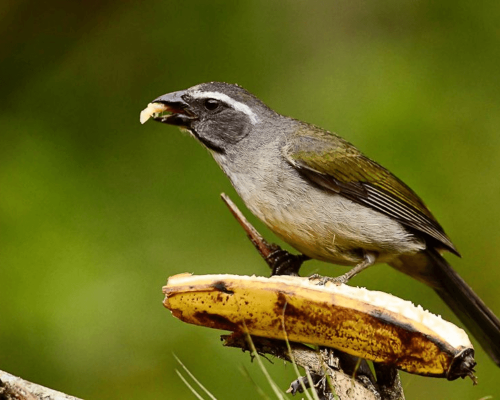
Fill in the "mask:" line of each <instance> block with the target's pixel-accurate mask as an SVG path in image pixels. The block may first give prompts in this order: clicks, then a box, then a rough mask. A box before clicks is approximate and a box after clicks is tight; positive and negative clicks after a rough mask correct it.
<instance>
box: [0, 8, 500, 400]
mask: <svg viewBox="0 0 500 400" xmlns="http://www.w3.org/2000/svg"><path fill="white" fill-rule="evenodd" d="M499 22H500V3H499V2H493V1H489V2H483V1H475V2H470V1H466V0H454V1H439V2H435V1H411V2H409V1H408V2H401V1H400V0H392V1H391V0H389V1H377V2H374V1H370V0H364V1H361V0H354V1H331V2H325V1H289V2H283V1H277V0H260V1H253V2H234V1H218V0H214V1H210V2H205V1H201V0H199V1H184V2H179V1H177V2H173V1H165V0H163V1H150V2H130V1H117V0H99V1H95V0H93V1H88V0H86V1H72V2H68V1H62V0H55V1H54V0H53V1H50V2H39V1H30V0H4V1H2V3H1V5H0V55H1V64H0V82H1V86H0V368H1V369H3V370H6V371H9V372H10V373H13V374H17V375H21V376H22V377H24V378H26V379H29V380H32V381H35V382H38V383H41V384H44V385H46V386H49V387H52V388H56V389H59V390H62V391H65V392H68V393H71V394H73V395H76V396H80V397H85V398H89V399H93V398H95V399H96V398H103V399H104V398H106V399H124V398H130V399H158V398H165V399H188V398H193V396H192V394H190V392H189V391H188V389H187V388H186V387H185V385H184V384H183V383H182V382H181V381H180V379H179V378H178V377H177V375H176V373H175V369H176V368H178V364H177V363H176V361H175V359H174V357H173V353H175V354H176V355H177V356H178V357H179V358H180V359H181V360H182V361H183V362H184V363H185V364H186V365H187V366H188V367H189V368H190V369H191V370H192V372H193V373H194V374H195V375H196V376H197V377H198V378H199V379H200V380H201V381H202V382H203V383H204V384H206V386H207V387H208V388H209V389H210V390H211V391H212V393H213V394H214V395H215V396H217V397H218V398H220V399H231V398H234V397H235V396H236V395H237V396H238V398H240V399H255V398H258V394H257V390H256V388H255V386H254V384H255V385H257V386H260V387H261V388H263V390H264V391H266V392H267V393H269V394H271V390H270V389H269V385H268V384H267V383H266V381H265V379H264V378H263V374H262V372H261V371H260V370H259V368H258V367H257V365H256V364H255V363H253V364H252V363H251V362H250V359H249V356H248V354H243V353H241V352H240V351H237V350H231V349H224V348H222V346H221V345H220V343H219V339H218V337H219V334H220V332H217V331H212V330H209V329H206V328H201V327H196V326H191V325H186V324H183V323H181V322H180V321H178V320H176V319H174V318H173V317H172V316H171V315H170V313H169V312H168V311H166V310H165V309H164V308H163V306H162V304H161V302H162V294H161V287H162V285H164V284H165V282H166V280H167V277H168V276H169V275H173V274H176V273H181V272H186V271H189V272H193V273H196V274H205V273H237V274H251V273H255V274H267V273H268V270H267V267H266V265H265V264H264V263H263V262H262V260H260V258H259V256H258V255H257V253H256V252H255V251H254V249H253V248H252V246H251V245H250V243H249V242H248V241H247V239H246V237H245V235H244V233H243V232H242V230H241V229H240V228H239V226H238V225H237V223H236V222H235V221H234V220H233V218H232V216H231V215H230V213H229V212H228V211H227V209H226V207H225V206H224V205H223V203H222V202H221V201H220V199H219V194H220V192H223V191H224V192H226V193H228V194H229V195H230V196H232V197H233V199H234V200H238V204H239V205H240V206H241V207H242V209H243V210H245V212H246V213H247V215H248V214H249V212H248V211H247V210H246V209H244V208H243V205H242V203H241V202H240V201H239V199H237V196H236V194H235V192H234V191H233V189H232V188H231V186H230V183H229V181H228V180H227V179H226V178H225V176H224V175H223V174H222V172H221V171H220V170H219V169H218V167H217V166H216V164H215V162H214V161H213V160H212V159H211V157H210V156H209V154H208V153H207V152H206V151H205V150H204V149H203V148H202V147H201V146H200V145H199V144H197V143H195V141H194V140H193V139H191V138H189V137H188V136H187V135H185V134H182V133H180V132H179V131H178V130H177V129H176V128H173V127H168V126H165V125H161V124H155V123H153V122H150V123H148V124H146V125H144V126H141V125H140V124H139V112H140V111H141V110H142V109H143V108H144V107H145V106H146V105H147V104H148V102H149V101H150V100H152V99H154V98H156V97H157V96H159V95H162V94H164V93H167V92H170V91H174V90H179V89H184V88H187V87H189V86H192V85H195V84H198V83H201V82H205V81H210V80H220V81H227V82H232V83H238V84H240V85H242V86H244V87H246V88H247V89H249V90H250V91H251V92H253V93H255V94H256V95H258V96H259V97H260V98H261V99H263V100H264V101H265V102H266V103H267V104H268V105H270V106H271V107H272V108H274V109H275V110H277V111H278V112H281V113H283V114H286V115H291V116H294V117H295V118H299V119H303V120H307V121H309V122H312V123H315V124H317V125H320V126H323V127H325V128H328V129H330V130H334V131H336V132H338V133H340V134H341V135H343V136H344V137H346V138H347V139H348V140H350V141H351V142H353V143H355V144H356V145H357V146H358V147H359V148H360V149H361V150H362V151H364V152H365V153H366V154H367V155H369V156H370V157H372V158H374V159H376V160H377V161H379V162H380V163H381V164H383V165H384V166H386V167H388V168H389V169H391V170H392V171H393V172H395V173H396V175H398V176H399V177H400V178H402V179H403V180H404V181H405V182H407V183H408V184H409V185H410V186H411V187H413V188H414V189H415V190H416V191H417V192H418V193H419V194H420V195H421V196H422V197H423V198H424V199H425V201H426V203H427V204H428V205H429V206H430V208H431V209H432V211H433V212H434V214H435V215H436V216H437V217H438V219H439V220H440V222H441V223H442V224H443V226H444V227H445V228H446V231H447V232H448V234H449V235H450V236H451V238H452V239H453V240H454V242H455V244H456V245H457V247H458V248H459V250H460V251H461V252H462V254H463V259H458V258H456V257H449V259H450V260H451V261H452V264H453V265H454V266H455V267H456V269H457V270H458V271H459V272H460V274H461V275H462V276H463V277H464V278H465V280H466V281H467V282H469V283H470V285H471V286H472V287H473V288H474V289H475V290H476V291H477V292H478V293H479V294H480V295H481V297H482V298H483V299H484V300H485V302H486V303H487V304H489V305H490V306H491V308H492V309H493V310H494V311H495V312H496V313H497V315H500V296H499V290H498V286H499V281H500V272H499V271H500V269H499V268H500V267H499V266H500V246H499V244H500V204H499V201H498V199H499V194H500V179H499V175H500V137H499V131H500V73H499V65H500V23H499ZM248 216H249V217H250V215H248ZM250 219H251V221H252V222H254V223H255V225H256V226H257V228H258V229H259V230H261V232H262V233H263V234H264V235H265V236H266V237H267V238H268V239H269V240H277V239H276V238H275V237H274V236H273V235H272V234H271V233H270V232H269V231H267V230H266V229H265V228H264V227H263V225H262V224H260V223H259V222H258V221H256V220H255V218H250ZM304 272H306V273H312V272H319V273H323V274H330V275H334V274H340V273H342V272H345V269H344V268H342V267H335V266H332V265H328V264H322V263H319V262H309V263H307V264H306V267H305V268H304ZM353 283H354V284H357V285H362V286H368V287H369V288H371V289H379V290H385V291H389V292H391V293H394V294H396V295H398V296H401V297H403V298H406V299H411V300H412V301H414V302H416V303H419V304H422V305H423V306H424V307H426V308H428V309H430V310H432V311H434V312H435V313H439V314H442V315H443V316H444V317H445V318H447V319H450V320H452V321H454V322H457V320H456V319H455V318H454V316H453V315H452V314H451V312H450V311H449V310H448V309H447V308H446V307H445V306H444V305H443V304H442V302H441V301H440V300H439V299H438V298H437V296H435V295H434V294H433V292H432V291H431V290H430V289H428V288H426V287H424V286H423V285H421V284H419V283H418V282H416V281H413V280H411V279H409V278H407V277H405V276H403V275H402V274H398V273H397V272H396V271H394V270H392V269H391V268H389V267H387V266H376V267H373V268H372V269H370V270H368V271H366V272H364V273H363V274H361V275H360V276H359V277H356V278H355V280H354V281H353ZM476 358H477V362H478V367H477V375H478V376H479V383H480V384H479V386H477V387H473V386H472V384H471V382H470V381H469V380H466V381H462V380H459V381H454V382H448V381H446V380H442V379H430V378H427V379H426V378H422V377H417V376H412V375H408V374H405V373H402V378H403V383H404V387H405V390H406V394H407V398H410V399H411V398H413V399H416V398H424V397H423V396H425V398H435V399H444V398H457V399H458V398H460V399H479V398H482V397H483V396H488V395H492V396H498V393H499V391H500V385H499V378H500V370H499V369H498V368H497V367H496V366H494V364H493V363H492V362H491V361H490V360H489V359H488V358H487V357H486V356H485V354H484V352H483V351H482V350H481V349H480V348H478V349H477V357H476ZM266 365H267V366H268V368H269V370H270V372H271V374H272V376H273V377H274V379H275V380H276V381H277V383H278V384H279V385H280V386H281V387H282V388H283V389H286V387H287V384H288V382H289V381H290V380H292V379H293V371H292V368H290V366H286V367H285V366H283V364H282V363H281V362H280V361H276V362H275V363H274V364H271V363H266ZM252 382H254V383H252Z"/></svg>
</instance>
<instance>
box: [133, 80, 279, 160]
mask: <svg viewBox="0 0 500 400" xmlns="http://www.w3.org/2000/svg"><path fill="white" fill-rule="evenodd" d="M164 112H167V113H168V114H164ZM271 115H275V113H274V111H272V110H271V109H270V108H268V107H267V106H266V105H265V104H264V103H262V101H260V100H259V99H258V98H257V97H255V96H254V95H253V94H251V93H249V92H247V91H246V90H245V89H243V88H241V87H239V86H238V85H232V84H228V83H221V82H210V83H202V84H200V85H197V86H193V87H191V88H189V89H186V90H181V91H178V92H173V93H168V94H165V95H163V96H160V97H158V98H157V99H155V100H153V102H152V103H150V104H149V106H148V108H146V109H145V110H144V111H143V112H142V113H141V122H142V123H144V122H146V121H147V120H148V119H149V118H150V117H151V118H152V119H154V120H155V121H158V122H162V123H164V124H170V125H176V126H179V127H180V128H183V129H186V130H188V131H189V132H190V133H191V134H192V135H193V136H194V137H195V138H196V139H198V140H199V141H200V142H201V143H202V144H204V145H205V146H206V147H207V148H209V149H210V150H212V151H215V152H220V153H224V152H226V151H227V150H228V148H230V147H231V146H233V145H235V144H236V143H238V142H240V141H241V140H242V139H243V138H245V137H246V136H248V135H249V134H250V133H251V132H252V130H253V128H254V127H256V126H257V125H259V124H261V123H262V121H263V120H264V119H266V118H269V117H270V116H271Z"/></svg>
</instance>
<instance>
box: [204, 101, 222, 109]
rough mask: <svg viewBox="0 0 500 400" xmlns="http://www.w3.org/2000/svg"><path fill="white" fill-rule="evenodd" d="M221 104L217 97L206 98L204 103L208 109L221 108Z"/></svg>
mask: <svg viewBox="0 0 500 400" xmlns="http://www.w3.org/2000/svg"><path fill="white" fill-rule="evenodd" d="M219 104H220V103H219V100H215V99H206V100H205V103H203V105H204V106H205V108H206V109H207V110H208V111H214V110H217V109H218V108H219Z"/></svg>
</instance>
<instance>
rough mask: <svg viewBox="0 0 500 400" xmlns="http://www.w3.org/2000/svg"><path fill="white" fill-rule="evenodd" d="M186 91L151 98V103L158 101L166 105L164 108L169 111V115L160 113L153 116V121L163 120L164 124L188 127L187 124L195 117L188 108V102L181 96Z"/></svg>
mask: <svg viewBox="0 0 500 400" xmlns="http://www.w3.org/2000/svg"><path fill="white" fill-rule="evenodd" d="M185 94H186V91H184V90H181V91H179V92H173V93H167V94H164V95H163V96H160V97H158V98H157V99H155V100H153V101H152V103H160V104H163V105H164V106H166V110H165V111H168V112H171V113H172V114H170V115H162V116H158V117H153V119H154V120H155V121H158V122H163V123H164V124H169V125H176V126H183V127H189V124H190V123H191V122H192V121H193V120H195V119H196V116H195V115H194V113H193V112H191V111H190V110H189V104H188V103H186V102H185V101H184V99H183V98H182V96H183V95H185Z"/></svg>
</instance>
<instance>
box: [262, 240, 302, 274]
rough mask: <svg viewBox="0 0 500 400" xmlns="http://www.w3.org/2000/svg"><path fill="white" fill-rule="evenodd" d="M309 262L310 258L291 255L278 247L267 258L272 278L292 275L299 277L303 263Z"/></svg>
mask: <svg viewBox="0 0 500 400" xmlns="http://www.w3.org/2000/svg"><path fill="white" fill-rule="evenodd" d="M306 260H309V257H308V256H306V255H304V254H299V255H295V254H291V253H289V252H288V251H286V250H283V249H282V248H280V247H278V248H277V250H275V251H273V252H272V253H271V254H269V255H268V256H267V257H266V261H267V263H268V264H269V265H270V266H271V268H272V272H271V276H274V275H292V276H299V270H300V267H301V265H302V263H303V262H304V261H306Z"/></svg>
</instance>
